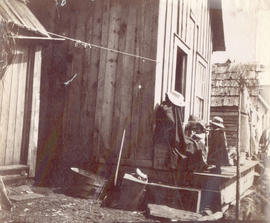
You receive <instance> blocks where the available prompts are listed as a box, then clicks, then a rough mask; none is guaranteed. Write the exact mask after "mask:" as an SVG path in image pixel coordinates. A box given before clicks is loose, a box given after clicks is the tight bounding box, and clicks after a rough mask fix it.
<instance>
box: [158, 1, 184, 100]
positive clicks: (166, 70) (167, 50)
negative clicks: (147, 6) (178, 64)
mask: <svg viewBox="0 0 270 223" xmlns="http://www.w3.org/2000/svg"><path fill="white" fill-rule="evenodd" d="M171 12H172V1H171V0H169V1H167V8H166V21H165V27H166V30H165V33H164V35H165V40H164V55H163V63H164V65H163V80H162V83H163V89H162V90H163V96H164V95H165V93H166V92H167V91H168V90H169V80H170V75H171V74H170V71H169V63H170V62H171V61H170V54H171V51H170V46H171V44H172V39H171V19H172V17H171ZM182 21H183V20H182ZM182 29H183V27H182Z"/></svg>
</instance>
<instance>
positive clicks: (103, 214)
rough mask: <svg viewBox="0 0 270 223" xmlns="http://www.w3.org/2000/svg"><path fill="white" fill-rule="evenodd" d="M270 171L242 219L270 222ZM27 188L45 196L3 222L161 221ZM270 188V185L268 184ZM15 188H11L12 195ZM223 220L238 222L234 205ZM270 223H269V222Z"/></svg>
mask: <svg viewBox="0 0 270 223" xmlns="http://www.w3.org/2000/svg"><path fill="white" fill-rule="evenodd" d="M269 170H270V169H268V170H267V171H265V172H266V174H264V175H263V177H261V178H259V180H257V182H256V185H255V186H253V187H252V188H251V189H250V190H249V192H250V193H249V195H247V196H245V197H244V198H242V200H241V210H240V220H251V221H252V220H259V221H264V222H268V220H267V219H270V209H269V207H270V194H269V188H268V187H267V182H268V181H269V182H270V171H269ZM27 185H28V186H29V187H30V188H31V190H32V191H33V192H35V193H37V194H42V195H44V197H42V198H38V199H30V200H25V201H18V202H13V204H14V208H13V211H11V212H10V211H6V210H1V211H0V222H1V223H2V222H3V223H8V222H14V223H15V222H17V223H23V222H27V223H30V222H35V223H36V222H38V223H42V222H46V223H47V222H54V223H57V222H59V223H60V222H75V223H76V222H78V223H81V222H105V223H106V222H158V221H160V220H157V219H155V220H154V219H150V218H147V216H146V213H145V212H131V211H124V210H117V209H112V208H105V207H101V201H99V200H96V199H80V198H75V197H71V196H67V195H65V194H63V193H61V192H59V191H60V190H59V188H45V187H35V186H32V182H28V183H27ZM268 185H269V184H268ZM13 187H14V186H8V187H7V190H8V192H9V193H12V190H13ZM223 219H224V220H232V221H233V220H234V219H235V206H231V207H230V208H229V209H228V210H227V211H226V212H225V213H224V217H223ZM269 222H270V220H269Z"/></svg>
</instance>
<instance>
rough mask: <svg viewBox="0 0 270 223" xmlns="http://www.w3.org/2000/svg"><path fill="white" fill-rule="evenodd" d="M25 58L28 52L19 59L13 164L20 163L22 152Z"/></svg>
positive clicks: (25, 75)
mask: <svg viewBox="0 0 270 223" xmlns="http://www.w3.org/2000/svg"><path fill="white" fill-rule="evenodd" d="M27 57H28V52H27V51H25V52H24V54H23V56H22V58H21V61H20V62H21V68H20V75H19V86H18V100H17V114H16V130H15V142H14V153H13V162H14V164H19V163H20V161H21V160H20V158H21V150H22V133H23V123H24V121H23V119H24V112H25V107H24V103H25V90H26V80H27Z"/></svg>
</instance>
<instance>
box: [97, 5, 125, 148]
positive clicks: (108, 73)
mask: <svg viewBox="0 0 270 223" xmlns="http://www.w3.org/2000/svg"><path fill="white" fill-rule="evenodd" d="M109 20H110V22H109V24H108V25H109V30H108V32H109V33H108V48H112V49H118V44H119V43H118V40H119V33H120V26H121V4H120V1H119V0H112V1H111V8H110V18H109ZM117 62H118V53H115V52H110V51H108V52H107V59H106V64H105V77H104V89H103V91H104V97H103V104H102V111H101V116H102V125H101V132H102V135H103V140H104V141H105V144H106V145H110V150H116V149H117V150H118V148H116V146H115V145H116V144H117V143H116V141H114V140H115V139H112V137H111V136H112V135H111V134H112V131H113V128H112V119H113V112H114V111H113V106H114V93H115V86H116V71H117ZM119 131H121V132H122V130H120V129H119Z"/></svg>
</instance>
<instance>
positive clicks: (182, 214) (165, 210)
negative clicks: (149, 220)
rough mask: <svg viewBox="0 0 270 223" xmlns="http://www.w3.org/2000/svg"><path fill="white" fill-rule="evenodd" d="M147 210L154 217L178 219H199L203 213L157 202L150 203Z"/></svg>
mask: <svg viewBox="0 0 270 223" xmlns="http://www.w3.org/2000/svg"><path fill="white" fill-rule="evenodd" d="M147 212H148V214H149V215H150V216H153V217H159V218H166V219H172V220H177V221H198V220H199V219H200V218H201V217H202V215H201V214H198V213H194V212H191V211H184V210H180V209H175V208H170V207H168V206H165V205H157V204H148V205H147Z"/></svg>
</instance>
